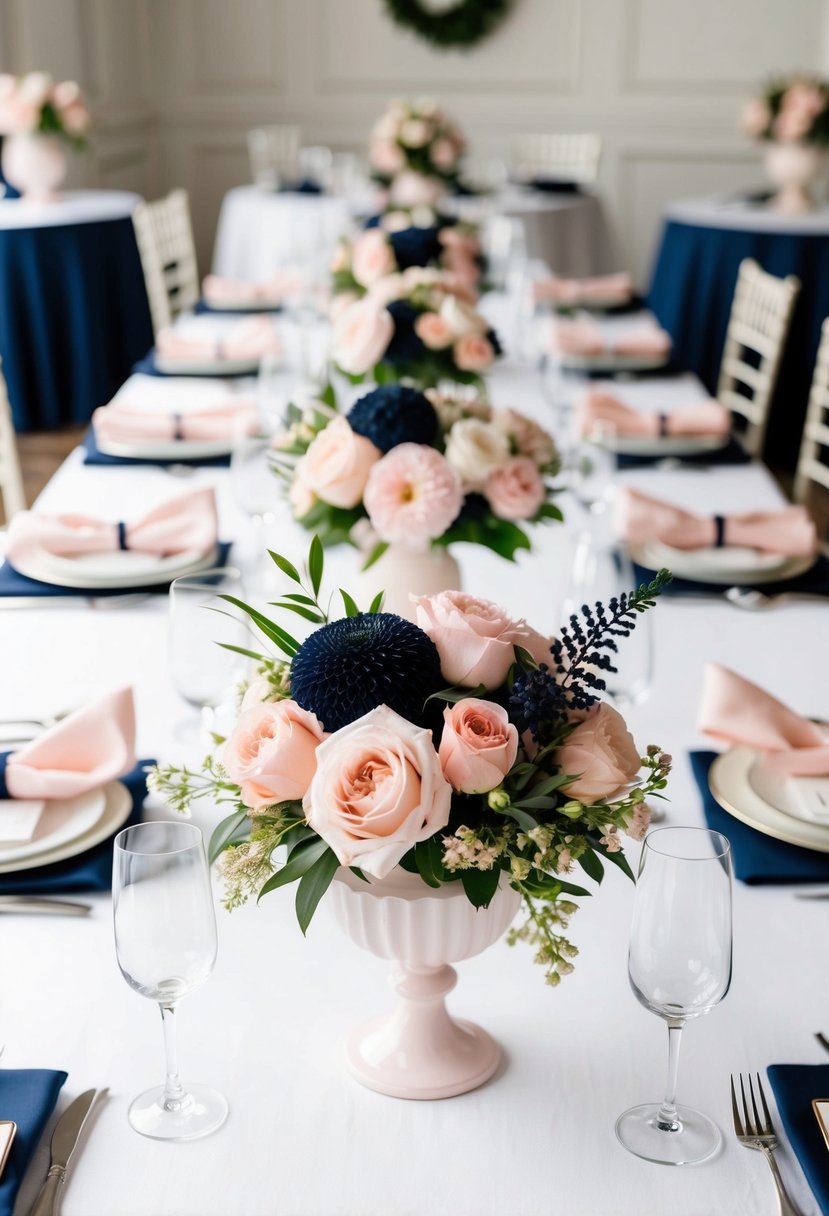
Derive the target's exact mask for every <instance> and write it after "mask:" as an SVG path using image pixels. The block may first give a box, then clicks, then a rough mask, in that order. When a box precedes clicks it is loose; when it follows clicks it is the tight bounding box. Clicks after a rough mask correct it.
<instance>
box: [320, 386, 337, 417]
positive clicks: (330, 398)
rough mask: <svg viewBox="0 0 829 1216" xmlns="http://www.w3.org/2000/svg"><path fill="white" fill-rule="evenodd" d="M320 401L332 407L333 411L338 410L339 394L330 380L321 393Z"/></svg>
mask: <svg viewBox="0 0 829 1216" xmlns="http://www.w3.org/2000/svg"><path fill="white" fill-rule="evenodd" d="M319 400H320V401H321V402H322V403H323V405H328V406H330V407H331V409H332V410H335V409H336V408H337V394H336V392H335V391H334V385H333V384H332V383H331V381H330V380H329V381H328V383H327V384H326V386H325V388H324V389H323V390H322V392H321V393H320V395H319Z"/></svg>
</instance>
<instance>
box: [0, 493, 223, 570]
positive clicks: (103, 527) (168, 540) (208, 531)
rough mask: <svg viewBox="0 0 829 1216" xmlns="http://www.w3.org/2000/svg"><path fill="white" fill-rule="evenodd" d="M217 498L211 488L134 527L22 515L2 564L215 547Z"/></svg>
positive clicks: (162, 509)
mask: <svg viewBox="0 0 829 1216" xmlns="http://www.w3.org/2000/svg"><path fill="white" fill-rule="evenodd" d="M217 530H218V516H217V513H216V496H215V494H214V491H213V489H212V488H211V487H210V486H205V487H202V488H201V489H198V490H193V491H191V492H190V493H188V494H182V495H179V496H178V497H176V498H171V499H169V500H168V501H167V502H164V503H162V504H161V506H159V507H156V508H155V510H153V511H150V512H149V514H148V515H145V516H144V518H143V519H139V520H136V521H135V522H134V523H130V524H127V523H123V522H120V523H110V522H107V521H104V520H100V519H93V518H92V517H90V516H87V515H41V514H39V513H37V512H34V511H20V512H18V514H17V515H15V517H14V519H13V520H12V521H11V523H10V524H9V530H8V533H7V543H6V559H7V561H8V562H9V563H10V564H11V565H12V566H14V565H15V564H16V563H17V562H20V561H21V560H25V559H27V558H28V559H31V558H32V557H33V556H36V555H37V554H38V553H44V552H45V553H52V554H56V555H59V556H73V555H77V554H83V553H109V552H112V551H114V550H117V549H132V550H134V551H135V552H138V553H154V554H158V555H159V556H166V555H167V554H174V553H186V552H189V551H190V550H195V551H196V552H198V553H203V554H207V553H209V552H210V551H211V550H212V549H214V548H215V546H216V535H217Z"/></svg>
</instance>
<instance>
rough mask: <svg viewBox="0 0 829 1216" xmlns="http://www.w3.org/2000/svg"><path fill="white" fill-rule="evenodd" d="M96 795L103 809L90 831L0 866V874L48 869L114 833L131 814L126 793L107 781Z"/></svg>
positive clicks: (116, 784) (128, 794)
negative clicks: (101, 799)
mask: <svg viewBox="0 0 829 1216" xmlns="http://www.w3.org/2000/svg"><path fill="white" fill-rule="evenodd" d="M100 792H101V793H102V794H103V796H104V807H103V811H102V812H101V814H100V815H99V817H98V820H97V822H96V823H95V824H94V825H93V826H92V827H90V828H89V829H88V830H87V831H85V832H83V833H81V835H79V836H75V837H74V839H72V840H67V841H64V843H63V844H58V845H55V846H54V847H53V848H49V849H44V850H43V851H42V852H40V853H38V854H37V856H30V857H25V858H22V859H21V860H18V861H2V862H0V874H15V873H16V872H17V871H18V870H31V869H33V868H34V867H35V866H46V865H52V864H53V862H56V861H65V860H66V859H67V858H69V857H78V856H80V854H81V853H86V852H87V851H88V850H89V849H92V848H94V847H95V845H96V844H100V843H101V841H102V840H106V839H107V838H108V837H110V836H112V834H113V833H114V832H117V831H118V829H119V828H121V827H123V826H124V824H125V823H126V821H127V820H128V819H129V817H130V812H131V810H132V798H131V797H130V792H129V790H128V789H127V787H126V786H125V785H122V784H121V782H120V781H110V782H109V784H108V785H105V786H104V787H103V789H102V790H101V791H100ZM43 814H44V816H45V815H47V814H49V810H48V808H47V810H46V811H44V812H43Z"/></svg>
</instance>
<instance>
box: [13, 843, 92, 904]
mask: <svg viewBox="0 0 829 1216" xmlns="http://www.w3.org/2000/svg"><path fill="white" fill-rule="evenodd" d="M0 856H2V854H0ZM91 911H92V905H91V904H78V903H72V902H71V901H70V900H68V899H47V898H45V897H44V896H41V895H0V913H3V912H22V913H34V914H36V915H39V916H88V915H89V913H90V912H91Z"/></svg>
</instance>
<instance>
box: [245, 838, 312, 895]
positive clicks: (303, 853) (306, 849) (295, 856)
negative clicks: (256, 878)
mask: <svg viewBox="0 0 829 1216" xmlns="http://www.w3.org/2000/svg"><path fill="white" fill-rule="evenodd" d="M327 849H328V845H327V844H326V843H325V841H324V840H320V838H319V836H315V837H314V839H313V840H309V841H307V842H305V843H303V844H299V845H297V847H296V848H295V849H294V851H293V852H292V853H291V855H290V857H289V858H288V860H287V861H286V862H285V865H284V866H283V867H282V869H281V870H277V871H276V873H275V874H272V875H271V876H270V878H269V879H268V881H267V882H266V883H265V885H264V886H263V887H262V890H261V891H260V892H259V894H258V896H257V897H256V902H257V903H259V900H260V899H261V898H262V896H263V895H268V894H269V893H270V892H271V891H275V890H276V889H277V887H285V886H287V885H288V883H289V882H296V880H297V879H298V878H302V876H303V874H305V873H306V872H307V871H308V870H310V868H311V866H312V865H314V864H315V862H317V861H319V859H320V857H322V855H323V853H325V852H326V850H327Z"/></svg>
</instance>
